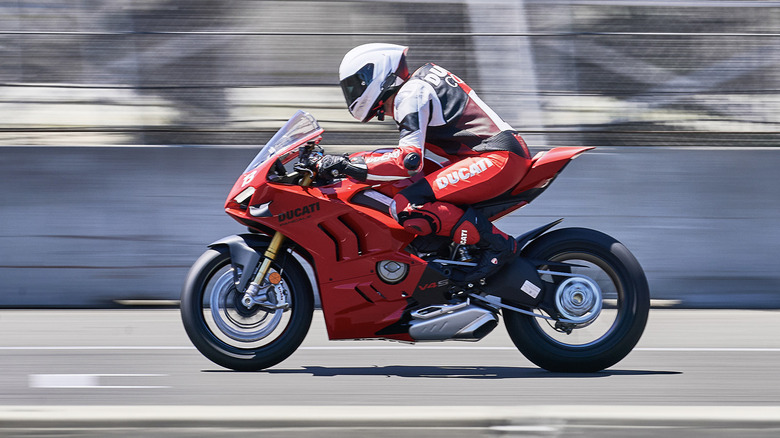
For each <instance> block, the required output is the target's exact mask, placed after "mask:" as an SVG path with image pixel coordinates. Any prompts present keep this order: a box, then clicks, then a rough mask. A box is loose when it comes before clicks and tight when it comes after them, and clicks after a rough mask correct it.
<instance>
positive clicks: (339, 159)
mask: <svg viewBox="0 0 780 438" xmlns="http://www.w3.org/2000/svg"><path fill="white" fill-rule="evenodd" d="M316 169H317V174H318V175H320V176H322V177H324V178H331V179H332V178H338V177H339V176H342V175H347V176H349V177H352V178H355V179H356V180H358V181H365V180H366V177H367V176H368V168H367V167H366V163H365V162H364V161H363V159H362V158H358V159H357V160H356V161H355V162H352V161H350V160H349V159H348V158H347V157H344V156H340V155H323V156H322V158H320V160H319V161H317V164H316Z"/></svg>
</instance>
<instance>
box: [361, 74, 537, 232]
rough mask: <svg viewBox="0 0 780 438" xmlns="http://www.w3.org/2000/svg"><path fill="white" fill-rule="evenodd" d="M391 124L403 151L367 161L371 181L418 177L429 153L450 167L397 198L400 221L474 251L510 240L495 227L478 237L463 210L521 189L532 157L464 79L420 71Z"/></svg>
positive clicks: (399, 97)
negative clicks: (494, 239)
mask: <svg viewBox="0 0 780 438" xmlns="http://www.w3.org/2000/svg"><path fill="white" fill-rule="evenodd" d="M393 117H394V119H395V121H396V122H397V123H398V126H399V130H400V140H399V143H398V147H397V148H395V149H391V150H385V151H375V152H371V153H368V154H366V155H364V156H363V159H364V161H365V165H366V167H367V173H368V175H367V180H369V181H388V180H394V179H403V178H409V177H410V176H413V175H415V174H416V173H417V172H419V171H421V170H422V165H423V160H422V157H423V156H424V154H425V151H426V150H428V151H431V152H433V153H435V154H436V155H439V156H441V157H444V158H447V159H448V160H449V164H448V165H446V166H445V167H443V168H442V169H440V170H438V171H436V172H434V173H431V174H429V175H426V176H425V178H424V179H421V180H419V181H417V182H416V183H415V184H413V185H411V186H410V187H408V188H406V189H404V190H403V191H401V192H400V193H399V194H398V195H396V196H395V197H394V198H393V204H392V206H391V213H392V214H393V216H394V217H395V219H396V220H398V221H399V223H400V224H401V225H403V226H404V228H406V229H408V230H409V231H411V232H414V233H416V234H420V235H427V234H431V233H434V234H437V235H440V236H447V237H452V238H453V240H455V241H456V242H458V243H463V244H469V245H472V244H476V243H477V242H478V241H479V240H480V236H479V234H480V231H482V234H485V233H486V232H492V233H498V234H501V235H503V237H504V238H506V235H505V234H503V233H501V232H500V231H498V230H497V229H495V228H492V225H491V228H492V230H484V229H483V230H480V229H479V228H480V226H479V225H477V224H476V218H471V217H469V214H464V213H468V212H464V210H463V209H462V208H460V207H458V206H467V205H469V204H473V203H476V202H478V201H481V200H487V199H491V198H494V197H496V196H499V195H501V194H503V193H504V192H506V191H508V190H509V189H511V188H512V187H513V186H515V185H516V184H517V183H518V182H519V180H520V178H522V176H523V173H524V172H523V171H522V170H523V169H525V168H526V167H527V166H528V162H529V161H530V156H529V152H528V148H527V146H526V145H525V142H524V141H523V139H522V138H521V137H520V136H519V135H518V134H517V132H515V131H514V130H513V129H512V127H511V126H509V124H508V123H506V122H505V121H503V120H502V119H501V118H500V117H499V116H498V115H497V114H496V113H495V112H494V111H493V110H492V109H490V108H489V107H488V106H487V105H486V104H485V103H484V102H483V101H482V100H481V99H480V98H479V97H478V96H477V94H476V93H475V92H474V91H473V90H472V89H471V88H470V87H469V86H468V85H466V84H465V83H464V82H463V81H462V80H461V79H460V78H458V77H457V76H455V75H454V74H452V73H450V72H449V71H447V70H445V69H444V68H442V67H440V66H438V65H435V64H426V65H424V66H422V67H421V68H420V69H418V70H417V71H416V72H415V73H414V74H413V75H412V76H411V78H410V79H409V80H408V81H407V82H406V83H405V84H404V85H403V86H402V87H401V88H400V89H399V91H398V93H397V94H396V96H395V102H394V113H393ZM472 212H473V210H472ZM472 215H473V213H472ZM472 222H473V223H472ZM483 222H485V221H484V220H483ZM484 226H485V225H482V226H481V227H482V228H484Z"/></svg>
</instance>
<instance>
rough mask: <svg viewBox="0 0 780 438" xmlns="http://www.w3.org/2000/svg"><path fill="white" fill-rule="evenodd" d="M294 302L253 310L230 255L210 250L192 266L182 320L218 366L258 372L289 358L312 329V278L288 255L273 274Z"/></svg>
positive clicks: (224, 250) (273, 268) (282, 256)
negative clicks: (238, 286) (236, 277)
mask: <svg viewBox="0 0 780 438" xmlns="http://www.w3.org/2000/svg"><path fill="white" fill-rule="evenodd" d="M274 274H278V275H279V276H280V277H281V281H280V282H279V286H280V287H281V291H282V293H283V294H284V295H285V298H286V301H287V303H288V304H289V306H288V307H287V308H284V309H282V308H280V309H272V308H268V307H264V306H261V305H258V304H254V305H252V306H251V307H247V306H246V305H244V303H243V302H242V298H243V296H244V294H243V292H239V291H238V290H237V289H236V286H235V281H234V273H233V267H232V265H231V262H230V252H229V250H228V249H227V248H226V247H216V248H213V249H209V250H208V251H206V252H205V253H203V255H201V256H200V258H198V260H197V261H196V262H195V264H193V266H192V267H191V268H190V271H189V274H188V275H187V279H186V281H185V284H184V288H183V290H182V295H181V317H182V322H183V324H184V328H185V330H186V332H187V335H188V336H189V338H190V340H191V341H192V343H193V345H195V347H196V348H197V349H198V351H200V352H201V353H202V354H203V355H204V356H206V357H207V358H208V359H210V360H211V361H212V362H214V363H216V364H218V365H221V366H223V367H225V368H230V369H232V370H236V371H257V370H261V369H264V368H268V367H271V366H273V365H276V364H278V363H279V362H281V361H283V360H284V359H286V358H287V357H289V356H290V355H291V354H292V353H293V352H294V351H295V350H296V349H297V348H298V346H299V345H300V344H301V342H303V339H304V338H305V337H306V334H307V332H308V331H309V327H310V325H311V320H312V314H313V311H314V298H313V294H312V291H311V286H310V285H309V282H308V280H307V276H306V273H305V271H304V270H303V268H302V267H301V266H300V264H299V263H298V262H297V260H295V258H294V257H292V255H290V254H289V253H287V252H284V253H282V254H280V255H279V258H278V260H277V261H276V262H274V263H273V264H272V265H271V270H270V271H269V275H274Z"/></svg>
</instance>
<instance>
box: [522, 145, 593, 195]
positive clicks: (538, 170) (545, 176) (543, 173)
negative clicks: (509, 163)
mask: <svg viewBox="0 0 780 438" xmlns="http://www.w3.org/2000/svg"><path fill="white" fill-rule="evenodd" d="M591 149H595V147H592V146H591V147H560V148H553V149H550V150H549V151H547V152H540V153H539V154H537V155H536V156H535V157H534V159H533V162H532V164H531V168H530V169H529V170H528V173H527V174H526V175H525V177H523V179H522V181H520V183H519V184H518V185H517V186H516V187H515V189H514V190H512V194H513V195H517V194H520V193H522V192H524V191H526V190H531V189H536V188H542V187H545V186H547V184H549V183H550V182H551V181H552V180H553V179H554V178H555V176H556V175H558V172H560V171H561V169H563V167H564V166H566V164H568V163H569V161H571V160H573V159H575V158H577V156H579V155H580V154H581V153H583V152H585V151H588V150H591Z"/></svg>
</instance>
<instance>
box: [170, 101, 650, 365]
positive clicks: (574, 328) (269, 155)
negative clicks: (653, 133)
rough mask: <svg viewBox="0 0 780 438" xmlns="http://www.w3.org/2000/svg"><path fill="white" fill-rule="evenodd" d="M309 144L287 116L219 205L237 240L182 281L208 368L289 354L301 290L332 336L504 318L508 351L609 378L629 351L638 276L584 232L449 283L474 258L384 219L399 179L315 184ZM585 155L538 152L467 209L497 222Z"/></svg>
mask: <svg viewBox="0 0 780 438" xmlns="http://www.w3.org/2000/svg"><path fill="white" fill-rule="evenodd" d="M322 133H323V129H322V128H320V126H319V124H318V123H317V121H316V120H315V119H314V117H312V116H311V115H310V114H308V113H306V112H303V111H298V112H297V113H296V114H295V115H294V116H293V117H292V118H291V119H290V120H289V121H288V122H287V123H286V124H285V125H284V126H283V127H282V128H281V129H280V130H279V132H277V133H276V135H274V137H273V138H271V140H270V141H269V142H268V144H266V145H265V146H264V147H263V148H262V149H261V150H260V152H259V153H258V154H257V156H256V157H255V159H254V160H253V161H252V162H251V163H250V164H249V167H247V168H246V170H245V171H244V173H243V174H242V175H241V177H240V178H238V181H236V183H235V185H234V186H233V189H232V190H231V191H230V195H229V196H228V199H227V202H226V204H225V210H226V211H227V213H228V214H229V215H230V216H232V217H233V218H234V219H236V220H237V221H238V222H240V223H242V224H243V225H245V226H247V227H248V228H249V232H248V233H245V234H239V235H233V236H229V237H226V238H224V239H222V240H219V241H217V242H214V243H212V244H211V245H209V249H208V250H207V251H206V252H205V253H203V255H202V256H201V257H200V258H199V259H198V260H197V261H196V262H195V264H194V265H193V266H192V268H191V269H190V271H189V274H188V276H187V279H186V283H185V285H184V289H183V291H182V297H181V314H182V319H183V321H184V326H185V328H186V330H187V334H188V335H189V337H190V339H191V340H192V342H193V344H195V346H196V347H197V348H198V350H200V352H201V353H203V354H204V355H205V356H206V357H208V358H209V359H211V360H212V361H214V362H215V363H217V364H219V365H221V366H224V367H227V368H231V369H234V370H245V371H249V370H259V369H263V368H267V367H271V366H273V365H275V364H277V363H279V362H281V361H282V360H284V359H285V358H287V357H288V356H289V355H290V354H292V353H293V352H294V351H295V350H296V348H297V347H298V346H299V345H300V344H301V342H302V341H303V339H304V337H305V336H306V333H307V331H308V330H309V326H310V323H311V320H312V313H313V310H314V294H313V287H312V286H313V285H312V284H311V282H312V281H314V282H316V284H317V288H318V289H319V292H320V300H321V303H322V311H323V314H324V317H325V323H326V326H327V331H328V336H329V338H330V339H390V340H397V341H407V342H423V341H444V340H465V341H476V340H479V339H481V338H482V337H484V336H486V335H487V334H488V333H490V331H491V330H493V329H494V328H495V327H496V325H498V322H499V316H500V315H503V317H504V324H505V325H506V328H507V330H508V331H509V335H510V337H511V339H512V341H513V342H514V344H515V345H516V346H517V348H518V349H519V350H520V352H522V353H523V355H525V356H526V357H527V358H528V359H529V360H531V361H532V362H533V363H535V364H537V365H538V366H540V367H542V368H545V369H547V370H551V371H560V372H593V371H598V370H601V369H604V368H607V367H610V366H612V365H614V364H615V363H617V362H618V361H620V360H621V359H622V358H623V357H625V356H626V355H627V354H628V353H629V352H630V351H631V349H632V348H633V347H634V346H635V345H636V343H637V342H638V341H639V338H640V336H641V335H642V331H643V330H644V327H645V323H646V321H647V314H648V309H649V293H648V287H647V280H646V279H645V275H644V273H643V271H642V268H641V266H640V265H639V263H638V262H637V260H636V259H635V258H634V256H633V255H632V254H631V253H630V252H629V251H628V249H626V247H625V246H623V245H622V244H621V243H620V242H618V241H617V240H615V239H613V238H612V237H610V236H607V235H606V234H603V233H600V232H598V231H594V230H590V229H584V228H565V229H556V230H553V231H550V230H551V229H552V228H553V227H554V226H555V225H557V224H558V223H559V222H560V220H559V221H555V222H553V223H550V224H547V225H544V226H541V227H539V228H536V229H534V230H531V231H528V232H526V233H525V234H522V235H520V236H519V237H517V243H518V247H519V248H522V251H521V252H520V255H519V256H518V257H517V258H514V259H513V260H512V261H510V262H508V263H507V264H506V265H504V267H503V268H502V269H501V271H499V272H498V273H497V274H494V275H492V276H490V277H488V278H485V279H482V280H480V281H476V282H474V283H473V284H460V283H457V282H453V281H450V280H449V278H450V277H451V276H452V273H453V272H454V271H455V270H464V269H469V268H471V267H473V266H474V265H475V263H473V262H472V261H470V260H473V259H472V257H473V256H474V253H475V252H476V251H478V248H476V247H467V246H464V245H459V244H456V243H453V242H452V240H451V239H449V238H438V237H418V236H416V235H414V234H411V233H409V232H407V231H405V230H404V229H403V228H402V227H401V226H400V225H399V224H398V223H397V222H396V221H395V220H393V218H392V217H391V216H390V213H389V211H388V207H389V205H390V201H391V199H392V197H393V196H394V195H395V194H397V193H398V192H399V191H400V190H401V189H403V188H404V187H407V186H408V185H410V184H411V183H412V181H410V180H403V181H400V182H398V181H395V182H388V183H385V184H366V183H362V182H358V181H356V180H353V179H349V178H341V179H330V180H329V179H326V178H321V177H319V176H318V175H316V174H315V172H314V171H313V170H311V167H312V166H311V165H310V164H308V163H311V162H312V161H313V160H311V156H312V155H313V154H322V149H321V148H320V147H319V141H320V139H321V134H322ZM587 149H589V148H577V147H571V148H554V149H552V150H550V151H547V152H546V153H539V154H537V155H536V157H534V158H533V160H532V161H531V162H530V165H529V166H528V168H526V169H519V170H518V171H520V172H524V174H525V176H524V177H523V178H522V180H521V181H520V182H519V183H518V184H517V186H515V187H514V188H513V189H512V190H511V191H510V192H507V193H505V194H503V195H501V196H499V197H497V198H493V199H489V200H486V201H484V202H480V203H478V204H475V205H472V206H471V207H473V208H475V209H476V210H478V211H479V212H480V213H482V214H484V215H485V216H486V217H489V218H491V220H495V219H497V218H500V217H502V216H505V215H507V214H508V213H510V212H512V211H514V210H516V209H517V208H519V207H522V206H523V205H525V204H527V203H529V202H531V200H533V199H534V198H536V197H537V196H538V195H539V194H540V193H541V192H542V191H544V189H545V188H546V187H547V186H548V185H549V184H550V182H551V181H552V180H553V179H554V178H555V177H556V176H557V175H558V173H559V172H560V171H561V170H562V169H563V168H564V167H565V166H566V164H568V163H569V161H571V160H572V159H574V158H575V157H576V156H577V155H579V154H581V153H582V152H584V151H586V150H587ZM437 168H439V165H438V164H437V163H435V162H434V161H430V160H428V161H427V162H426V164H425V169H427V170H428V171H430V169H437ZM418 178H419V177H418ZM301 260H305V261H306V262H308V264H310V265H311V267H312V269H313V273H314V275H313V278H310V276H309V275H307V273H306V271H305V270H304V268H303V266H302V265H301V263H302V262H301Z"/></svg>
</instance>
